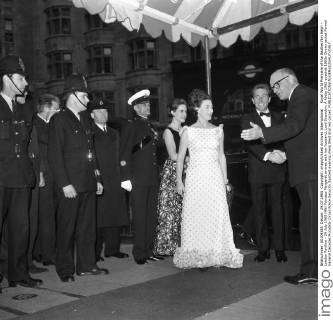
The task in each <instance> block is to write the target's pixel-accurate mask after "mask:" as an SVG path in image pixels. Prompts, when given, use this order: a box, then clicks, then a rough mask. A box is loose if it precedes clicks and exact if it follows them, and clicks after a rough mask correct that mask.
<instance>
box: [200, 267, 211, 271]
mask: <svg viewBox="0 0 333 320" xmlns="http://www.w3.org/2000/svg"><path fill="white" fill-rule="evenodd" d="M208 269H209V268H208V267H204V268H199V271H200V272H206V271H208Z"/></svg>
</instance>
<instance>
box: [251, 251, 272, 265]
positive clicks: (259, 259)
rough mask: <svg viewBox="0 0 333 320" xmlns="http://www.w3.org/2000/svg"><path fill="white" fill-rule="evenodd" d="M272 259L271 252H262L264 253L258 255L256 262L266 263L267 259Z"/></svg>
mask: <svg viewBox="0 0 333 320" xmlns="http://www.w3.org/2000/svg"><path fill="white" fill-rule="evenodd" d="M270 257H271V254H270V252H269V251H262V252H259V253H258V255H257V256H256V257H255V258H254V261H257V262H264V261H265V260H266V259H269V258H270Z"/></svg>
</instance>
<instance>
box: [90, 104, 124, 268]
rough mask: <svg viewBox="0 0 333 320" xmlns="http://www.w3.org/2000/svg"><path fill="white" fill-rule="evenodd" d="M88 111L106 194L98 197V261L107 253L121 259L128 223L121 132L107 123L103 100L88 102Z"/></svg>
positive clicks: (105, 107)
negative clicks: (125, 229)
mask: <svg viewBox="0 0 333 320" xmlns="http://www.w3.org/2000/svg"><path fill="white" fill-rule="evenodd" d="M88 106H89V107H88V112H89V113H90V115H91V117H92V119H93V120H94V125H93V128H92V129H93V133H94V146H95V150H96V158H97V162H98V165H99V169H100V172H101V176H102V177H103V187H104V188H103V194H101V195H99V196H98V197H97V208H96V216H97V233H96V260H97V261H98V260H104V259H103V258H102V257H101V253H102V248H103V243H104V256H105V257H106V258H108V257H115V258H118V259H122V258H127V257H128V254H127V253H124V252H121V251H120V232H121V228H122V227H123V226H126V225H128V215H127V207H126V199H125V191H124V190H123V189H122V188H121V186H120V183H121V181H120V163H119V134H118V132H117V131H116V130H115V129H112V128H111V127H110V126H108V125H107V122H108V117H109V114H108V110H110V104H109V103H108V102H107V101H105V100H101V99H96V100H93V101H91V102H89V105H88Z"/></svg>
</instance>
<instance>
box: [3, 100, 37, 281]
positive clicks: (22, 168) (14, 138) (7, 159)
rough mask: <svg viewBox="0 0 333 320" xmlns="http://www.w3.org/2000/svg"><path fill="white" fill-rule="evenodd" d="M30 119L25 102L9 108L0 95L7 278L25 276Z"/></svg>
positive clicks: (30, 184) (30, 170) (30, 178)
mask: <svg viewBox="0 0 333 320" xmlns="http://www.w3.org/2000/svg"><path fill="white" fill-rule="evenodd" d="M31 121H32V112H31V108H30V107H29V106H28V105H20V106H16V105H15V104H13V111H11V109H10V107H9V105H8V104H7V102H6V101H5V99H4V98H3V97H2V95H0V227H1V228H2V226H3V223H4V220H5V218H6V222H7V228H8V280H9V281H10V282H11V281H14V282H15V281H22V280H27V279H29V274H28V269H27V250H28V242H29V201H30V195H31V188H32V187H33V186H34V183H35V175H34V171H33V167H32V163H31V160H30V158H29V154H28V144H29V140H30V133H31V129H32V124H31ZM0 232H1V231H0Z"/></svg>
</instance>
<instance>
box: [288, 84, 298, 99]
mask: <svg viewBox="0 0 333 320" xmlns="http://www.w3.org/2000/svg"><path fill="white" fill-rule="evenodd" d="M297 86H298V84H296V86H295V87H294V88H292V89H291V91H290V94H289V98H288V100H289V101H290V98H291V95H292V94H293V92H294V90H295V88H296V87H297Z"/></svg>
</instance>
